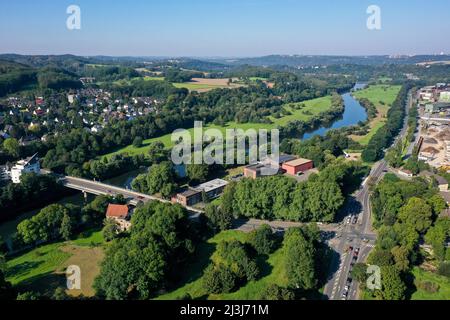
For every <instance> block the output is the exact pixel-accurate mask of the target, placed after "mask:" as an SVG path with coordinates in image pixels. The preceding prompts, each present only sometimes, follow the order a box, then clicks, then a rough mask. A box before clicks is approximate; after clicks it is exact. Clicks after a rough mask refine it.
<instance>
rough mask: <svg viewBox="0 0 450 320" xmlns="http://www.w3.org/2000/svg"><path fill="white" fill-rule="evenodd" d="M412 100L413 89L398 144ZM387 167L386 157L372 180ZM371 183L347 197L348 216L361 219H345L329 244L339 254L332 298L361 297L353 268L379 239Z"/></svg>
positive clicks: (332, 270) (332, 267)
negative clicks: (372, 209) (348, 199)
mask: <svg viewBox="0 0 450 320" xmlns="http://www.w3.org/2000/svg"><path fill="white" fill-rule="evenodd" d="M412 102H413V100H412V95H411V93H410V94H409V97H408V102H407V103H406V105H405V108H406V116H405V120H404V124H403V128H402V130H401V131H400V133H399V135H398V138H397V139H396V140H395V141H394V144H395V143H396V142H398V141H399V140H402V139H404V138H405V137H406V135H407V133H408V114H409V109H410V107H411V106H412ZM411 150H412V148H411ZM408 152H409V150H408ZM387 168H388V165H387V163H386V161H385V160H384V159H383V160H381V161H379V162H377V163H376V164H375V165H374V166H373V167H372V170H371V172H370V175H369V177H370V182H375V183H377V182H378V181H380V180H381V179H382V178H383V176H384V174H385V172H387ZM369 187H370V186H369V179H366V180H365V181H364V183H363V185H362V187H361V189H360V190H359V191H357V192H356V193H355V194H354V195H353V199H354V200H353V201H347V204H346V208H344V212H345V214H346V216H349V215H350V216H352V217H353V216H358V222H357V223H356V224H353V223H347V220H346V219H345V220H344V222H343V224H342V225H341V230H340V232H338V233H337V234H336V236H335V237H334V238H333V239H331V240H330V241H329V245H330V246H331V247H332V248H333V249H334V250H335V251H336V256H335V258H334V259H332V260H333V261H332V263H331V265H330V275H331V276H330V278H329V279H328V282H327V284H326V286H325V290H324V294H325V295H326V296H327V297H328V299H330V300H356V299H357V298H358V285H357V283H355V281H350V273H351V269H352V267H353V265H354V264H355V263H357V262H365V261H366V259H367V256H368V255H369V253H370V251H371V249H372V248H373V247H374V245H375V241H376V234H375V232H374V231H373V229H372V212H371V208H370V190H369ZM356 252H357V253H356ZM346 286H348V288H346Z"/></svg>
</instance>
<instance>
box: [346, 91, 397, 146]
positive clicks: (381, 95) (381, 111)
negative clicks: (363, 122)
mask: <svg viewBox="0 0 450 320" xmlns="http://www.w3.org/2000/svg"><path fill="white" fill-rule="evenodd" d="M400 89H401V86H394V85H385V84H382V85H372V86H369V87H367V88H365V89H362V90H358V91H355V92H354V93H353V96H354V97H355V99H362V98H366V99H368V100H369V101H370V102H372V103H373V104H374V105H375V107H376V108H377V111H378V115H377V116H376V117H375V118H374V119H372V120H371V121H370V123H369V126H370V131H369V132H368V133H367V134H366V135H364V136H356V135H353V136H351V138H352V139H353V140H355V141H358V142H359V143H360V144H361V145H363V146H364V145H367V144H368V143H369V141H370V139H371V138H372V136H373V135H374V134H375V133H376V132H377V131H378V130H379V129H380V128H381V127H383V126H384V124H385V123H386V114H387V112H388V110H389V109H390V107H391V106H392V104H393V103H394V101H395V99H396V98H397V95H398V93H399V92H400Z"/></svg>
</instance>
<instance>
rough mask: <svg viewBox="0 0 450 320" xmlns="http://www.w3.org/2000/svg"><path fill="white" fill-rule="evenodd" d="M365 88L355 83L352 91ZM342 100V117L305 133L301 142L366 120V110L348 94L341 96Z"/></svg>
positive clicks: (363, 85)
mask: <svg viewBox="0 0 450 320" xmlns="http://www.w3.org/2000/svg"><path fill="white" fill-rule="evenodd" d="M365 86H366V84H364V83H356V84H355V86H354V87H353V90H359V89H363V88H364V87H365ZM342 99H344V105H345V110H344V113H343V114H342V117H340V118H339V119H337V120H335V121H334V122H333V123H332V124H331V125H328V126H322V127H320V128H318V129H315V130H314V131H311V132H308V133H305V134H304V135H303V137H302V139H303V140H305V139H309V138H312V137H313V136H315V135H320V136H324V135H325V134H326V133H327V132H328V131H330V130H331V129H339V128H342V127H348V126H352V125H356V124H358V122H360V121H366V120H367V112H366V109H365V108H364V107H363V106H362V105H361V104H360V103H359V102H358V100H356V99H355V98H353V97H352V95H351V93H350V92H347V93H344V94H343V95H342Z"/></svg>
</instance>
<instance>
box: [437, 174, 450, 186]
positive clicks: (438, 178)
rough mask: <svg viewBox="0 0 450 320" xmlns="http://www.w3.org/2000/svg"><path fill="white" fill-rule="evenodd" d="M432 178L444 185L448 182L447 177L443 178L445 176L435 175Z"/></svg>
mask: <svg viewBox="0 0 450 320" xmlns="http://www.w3.org/2000/svg"><path fill="white" fill-rule="evenodd" d="M434 178H435V179H436V181H437V182H438V183H439V185H446V184H448V181H447V179H445V178H443V177H441V176H438V175H435V176H434Z"/></svg>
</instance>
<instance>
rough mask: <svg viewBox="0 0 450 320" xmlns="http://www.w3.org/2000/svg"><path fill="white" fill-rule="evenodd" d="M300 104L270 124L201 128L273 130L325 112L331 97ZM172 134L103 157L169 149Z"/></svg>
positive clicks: (236, 124) (223, 130)
mask: <svg viewBox="0 0 450 320" xmlns="http://www.w3.org/2000/svg"><path fill="white" fill-rule="evenodd" d="M301 104H305V107H304V108H302V109H301V110H294V109H293V108H292V107H290V106H289V105H286V106H285V109H286V110H288V111H290V112H291V113H292V114H291V115H287V116H284V117H281V118H279V119H275V118H273V117H271V118H270V119H271V121H272V123H236V122H229V123H228V124H227V125H226V126H217V125H212V124H211V125H207V126H204V127H203V130H207V129H219V130H220V131H221V132H222V133H223V134H224V135H225V130H226V129H242V130H248V129H255V130H259V129H267V130H270V129H275V128H277V127H278V126H285V125H286V124H287V123H289V122H290V121H294V120H303V121H305V120H308V119H310V118H311V117H313V116H315V115H317V114H319V113H321V112H324V111H327V110H328V109H329V108H330V107H331V97H330V96H326V97H322V98H317V99H312V100H307V101H303V102H301ZM305 111H307V113H308V114H304V113H303V112H305ZM188 131H189V133H190V134H191V136H192V137H193V132H194V130H193V129H192V128H191V129H189V130H188ZM171 136H172V134H170V133H169V134H166V135H163V136H161V137H157V138H151V139H147V140H144V141H143V145H142V147H135V146H133V145H132V144H131V145H128V146H126V147H124V148H121V149H119V150H117V151H114V152H111V153H109V154H107V155H105V156H104V157H108V158H109V157H111V156H113V155H115V154H119V153H128V154H129V155H136V154H146V153H147V152H148V150H149V148H150V144H151V143H152V142H156V141H160V142H162V143H163V144H164V145H165V146H166V147H167V148H170V147H172V146H173V142H172V141H171Z"/></svg>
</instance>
